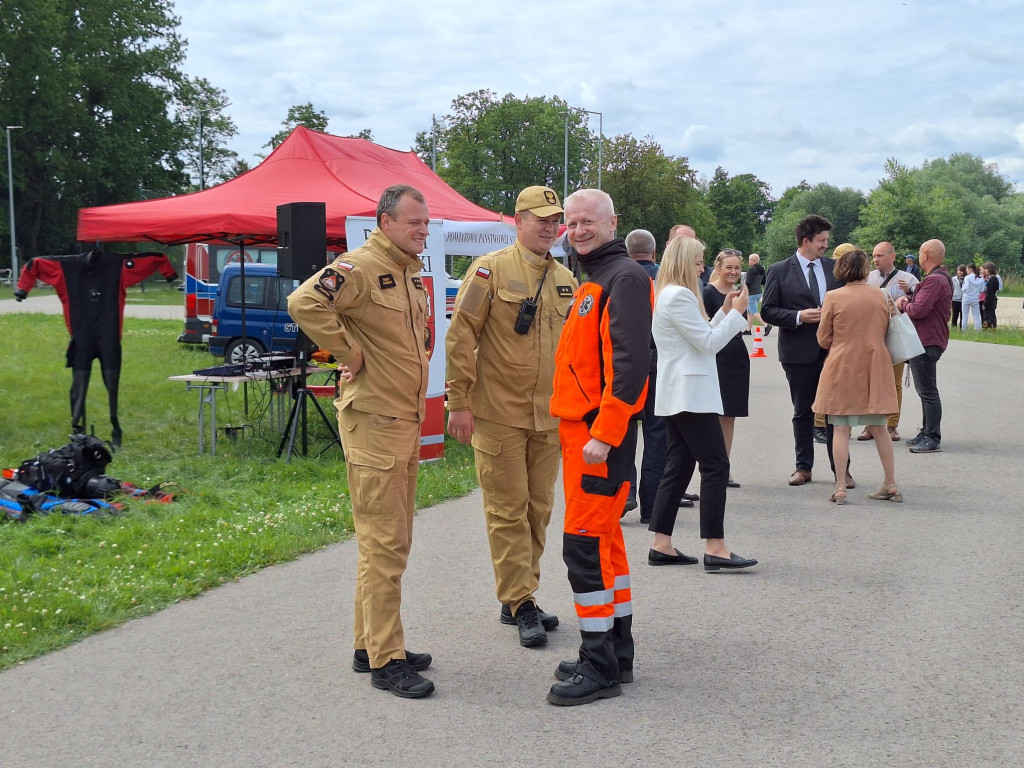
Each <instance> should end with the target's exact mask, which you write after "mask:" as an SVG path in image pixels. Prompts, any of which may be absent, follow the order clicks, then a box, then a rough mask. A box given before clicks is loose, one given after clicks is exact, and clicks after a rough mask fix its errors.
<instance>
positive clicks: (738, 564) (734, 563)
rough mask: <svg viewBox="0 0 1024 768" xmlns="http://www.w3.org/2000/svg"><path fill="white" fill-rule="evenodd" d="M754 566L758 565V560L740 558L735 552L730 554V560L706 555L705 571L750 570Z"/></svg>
mask: <svg viewBox="0 0 1024 768" xmlns="http://www.w3.org/2000/svg"><path fill="white" fill-rule="evenodd" d="M752 565H757V560H752V559H748V558H746V557H740V556H739V555H737V554H736V553H735V552H732V553H730V555H729V557H728V558H725V557H715V556H714V555H704V570H705V571H720V570H722V569H723V568H725V569H727V570H737V569H739V568H749V567H750V566H752Z"/></svg>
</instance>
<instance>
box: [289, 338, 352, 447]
mask: <svg viewBox="0 0 1024 768" xmlns="http://www.w3.org/2000/svg"><path fill="white" fill-rule="evenodd" d="M295 349H296V351H297V352H298V355H297V358H298V365H299V386H298V387H296V388H295V392H294V397H295V402H294V403H293V404H292V411H291V413H290V414H288V425H287V426H286V427H285V428H284V434H283V435H282V436H281V444H280V445H279V446H278V447H277V458H281V454H282V453H284V447H285V444H287V445H288V457H287V458H286V459H285V460H286V461H288V462H291V460H292V456H293V455H294V453H295V436H296V433H297V432H298V431H299V425H300V423H301V429H302V455H303V456H307V455H308V452H309V433H308V430H307V400H308V401H309V402H311V403H313V407H314V408H315V409H316V411H317V413H318V414H319V415H320V420H321V421H322V422H323V423H324V426H326V427H327V429H328V430H329V431H330V433H331V436H332V438H333V439H332V440H331V442H329V443H328V444H327V445H325V446H324V447H323V449H322V450H321V451H320V453H318V454H317V457H320V456H323V454H324V453H326V451H327V449H328V448H330V447H331V446H332V445H337V446H338V447H339V448H341V449H342V452H343V453H344V450H345V449H344V448H343V447H342V445H341V436H340V435H339V434H338V430H337V429H336V428H335V426H334V424H333V423H332V422H331V420H330V419H329V418H328V416H327V414H326V413H325V412H324V409H323V407H322V406H321V405H320V403H319V402H318V401H317V399H316V395H314V394H313V393H312V392H310V391H309V388H308V387H307V386H306V361H307V357H308V355H307V351H308V349H309V343H308V341H307V338H306V334H304V333H303V332H302V331H301V330H300V331H299V335H298V337H297V338H296V339H295Z"/></svg>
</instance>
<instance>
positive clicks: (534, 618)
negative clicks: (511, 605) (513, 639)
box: [516, 600, 548, 648]
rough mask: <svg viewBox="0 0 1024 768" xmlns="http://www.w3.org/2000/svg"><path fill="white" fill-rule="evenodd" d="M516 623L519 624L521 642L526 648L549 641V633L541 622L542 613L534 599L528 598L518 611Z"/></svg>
mask: <svg viewBox="0 0 1024 768" xmlns="http://www.w3.org/2000/svg"><path fill="white" fill-rule="evenodd" d="M516 624H517V625H519V644H520V645H521V646H523V647H524V648H535V647H536V646H538V645H544V643H546V642H547V641H548V633H547V631H546V630H545V629H544V625H543V624H541V623H540V614H539V613H538V612H537V606H536V604H535V603H534V602H533V601H532V600H527V601H526V602H525V603H523V604H522V605H520V606H519V610H518V611H516Z"/></svg>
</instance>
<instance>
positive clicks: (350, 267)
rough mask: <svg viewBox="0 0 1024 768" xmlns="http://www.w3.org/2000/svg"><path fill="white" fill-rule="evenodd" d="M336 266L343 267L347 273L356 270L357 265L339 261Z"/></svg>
mask: <svg viewBox="0 0 1024 768" xmlns="http://www.w3.org/2000/svg"><path fill="white" fill-rule="evenodd" d="M335 266H338V267H341V268H342V269H344V270H345V271H346V272H351V271H352V270H353V269H355V265H353V264H349V263H348V262H347V261H339V262H337V263H336V264H335Z"/></svg>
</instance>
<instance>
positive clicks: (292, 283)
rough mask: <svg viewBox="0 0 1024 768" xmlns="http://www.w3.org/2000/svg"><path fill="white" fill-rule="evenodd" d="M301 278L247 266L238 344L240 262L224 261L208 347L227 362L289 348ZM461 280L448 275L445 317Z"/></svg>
mask: <svg viewBox="0 0 1024 768" xmlns="http://www.w3.org/2000/svg"><path fill="white" fill-rule="evenodd" d="M300 282H301V281H300V280H297V279H295V278H291V277H281V276H280V275H278V274H277V265H276V264H247V265H246V267H245V344H244V345H243V344H242V275H241V270H240V269H239V267H238V264H228V265H226V266H225V267H224V270H223V271H222V272H221V275H220V283H219V284H218V286H217V299H216V301H215V302H214V305H213V324H212V327H211V332H210V340H209V349H210V353H211V354H213V355H215V356H216V357H223V358H224V359H225V362H227V363H231V364H237V363H244V362H245V361H246V360H247V359H253V358H255V357H258V356H259V355H262V354H264V353H266V352H290V351H291V350H292V347H293V345H294V344H295V336H296V334H298V332H299V327H298V325H296V323H295V321H294V320H292V318H291V316H290V315H289V314H288V296H289V295H290V294H291V292H292V291H294V290H295V289H296V288H298V287H299V283H300ZM461 283H462V281H461V280H453V279H452V278H451V277H449V278H448V283H447V286H446V288H445V293H446V298H447V304H448V306H447V313H446V314H447V316H448V317H451V307H452V305H453V304H454V302H455V294H456V293H457V292H458V290H459V285H460V284H461Z"/></svg>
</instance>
